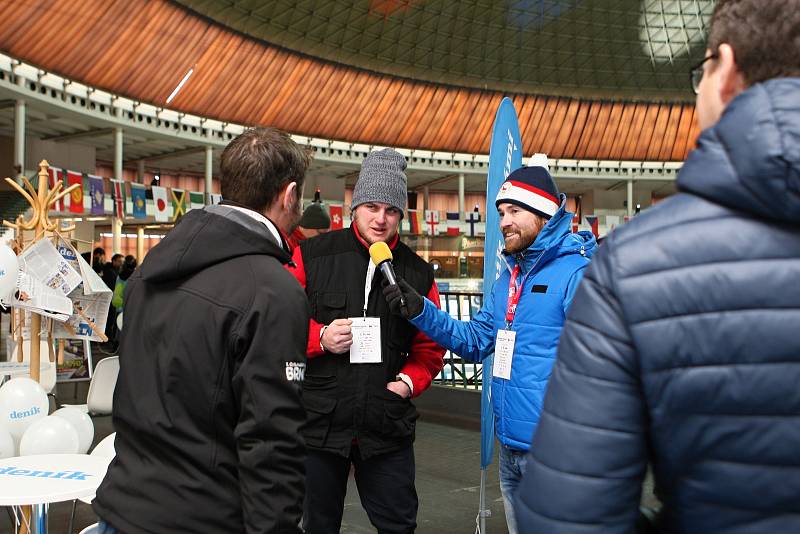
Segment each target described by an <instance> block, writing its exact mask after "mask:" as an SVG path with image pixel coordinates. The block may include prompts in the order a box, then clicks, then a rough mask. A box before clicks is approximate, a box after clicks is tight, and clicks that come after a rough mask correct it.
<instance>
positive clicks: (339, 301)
mask: <svg viewBox="0 0 800 534" xmlns="http://www.w3.org/2000/svg"><path fill="white" fill-rule="evenodd" d="M346 317H347V293H342V292H333V291H324V292H322V291H320V292H318V293H317V294H316V298H315V299H314V319H315V320H316V321H317V322H318V323H322V324H330V323H331V321H333V320H334V319H344V318H346Z"/></svg>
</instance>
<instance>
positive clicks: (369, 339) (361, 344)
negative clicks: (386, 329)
mask: <svg viewBox="0 0 800 534" xmlns="http://www.w3.org/2000/svg"><path fill="white" fill-rule="evenodd" d="M348 319H350V320H351V321H353V324H351V325H350V329H351V331H352V333H353V344H352V345H350V363H381V320H380V318H379V317H349V318H348Z"/></svg>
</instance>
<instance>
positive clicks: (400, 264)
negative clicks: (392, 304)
mask: <svg viewBox="0 0 800 534" xmlns="http://www.w3.org/2000/svg"><path fill="white" fill-rule="evenodd" d="M300 248H301V251H302V254H303V264H304V266H305V273H306V294H307V295H308V301H309V303H310V304H311V316H312V318H313V319H314V320H316V321H317V322H319V323H322V324H326V325H327V324H330V323H331V321H333V320H334V319H344V318H347V317H361V316H362V315H363V305H364V286H365V279H366V274H367V264H368V262H369V261H370V258H369V251H368V249H367V247H365V246H364V245H363V244H362V243H361V242H360V241H359V240H358V237H357V236H356V234H355V231H354V229H353V228H352V227H351V228H348V229H343V230H337V231H334V232H329V233H326V234H322V235H320V236H318V237H315V238H313V239H308V240H305V241H303V242H302V243H301V244H300ZM392 254H393V256H394V259H393V262H392V263H393V264H394V269H395V272H396V273H397V275H398V276H400V277H402V278H404V279H405V280H406V281H407V282H408V283H409V284H411V286H412V287H414V288H415V289H416V290H417V291H419V293H420V294H422V295H427V294H428V292H429V291H430V289H431V286H432V285H433V270H432V269H431V268H430V266H429V265H428V264H427V263H426V262H425V261H424V260H423V259H421V258H420V257H419V256H417V255H416V254H414V252H412V251H411V249H409V248H408V247H407V246H406V245H405V244H403V243H402V242H398V243H397V245H396V246H395V248H394V249H393V250H392ZM382 280H383V275H382V274H381V273H380V271H379V270H376V274H375V277H374V279H373V282H372V290H371V291H370V294H369V299H368V303H367V316H368V317H380V319H381V343H382V345H383V349H382V360H383V361H382V362H381V363H373V364H350V355H349V353H344V354H332V353H330V352H325V354H323V355H321V356H318V357H316V358H309V360H308V366H307V368H306V375H305V381H304V384H303V399H304V402H305V405H306V409H307V411H308V423H307V424H306V427H305V429H304V431H303V435H304V437H305V439H306V443H307V445H308V446H309V447H310V448H313V449H319V450H325V451H328V452H333V453H336V454H341V455H343V456H348V455H349V454H350V448H351V446H352V445H353V444H354V443H357V445H358V447H359V451H360V454H361V456H362V458H369V457H370V456H374V455H376V454H382V453H387V452H392V451H394V450H398V449H400V448H402V447H405V446H407V445H409V444H410V443H412V442H413V440H414V424H415V421H416V419H417V417H418V414H417V411H416V408H415V407H414V404H413V403H412V402H411V401H410V400H407V399H402V398H400V397H399V396H398V395H396V394H394V393H392V392H391V391H388V390H387V389H386V383H387V382H390V381H393V380H395V377H396V376H397V374H398V373H399V372H400V370H401V369H402V368H403V365H404V364H405V362H406V359H407V358H408V352H409V350H410V349H411V342H412V340H413V338H414V336H415V335H416V334H417V332H418V331H417V329H416V328H414V327H413V326H412V325H411V324H410V323H409V322H408V321H406V320H404V319H402V318H400V317H396V316H394V315H392V314H391V313H390V312H389V307H388V305H387V304H386V300H385V299H384V297H383V293H382V287H381V282H382Z"/></svg>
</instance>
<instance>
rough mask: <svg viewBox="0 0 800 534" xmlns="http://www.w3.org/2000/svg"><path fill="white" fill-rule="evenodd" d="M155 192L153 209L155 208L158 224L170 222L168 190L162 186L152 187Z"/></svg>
mask: <svg viewBox="0 0 800 534" xmlns="http://www.w3.org/2000/svg"><path fill="white" fill-rule="evenodd" d="M151 189H152V190H153V207H154V208H155V210H154V211H155V217H156V221H158V222H168V221H169V210H168V209H167V208H168V204H167V188H166V187H161V186H160V185H154V186H152V187H151Z"/></svg>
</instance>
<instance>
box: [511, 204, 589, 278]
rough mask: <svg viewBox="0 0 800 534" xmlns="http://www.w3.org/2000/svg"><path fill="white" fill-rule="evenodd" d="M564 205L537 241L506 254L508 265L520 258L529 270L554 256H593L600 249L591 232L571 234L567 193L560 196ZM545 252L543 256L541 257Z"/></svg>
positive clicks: (571, 215) (523, 265)
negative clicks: (521, 249)
mask: <svg viewBox="0 0 800 534" xmlns="http://www.w3.org/2000/svg"><path fill="white" fill-rule="evenodd" d="M560 198H561V206H560V207H559V208H558V211H556V213H555V214H554V215H553V216H552V217H551V218H550V220H549V221H547V224H545V225H544V228H542V231H541V232H539V235H538V236H536V239H535V240H534V242H533V243H532V244H531V246H529V247H528V248H527V249H525V251H524V252H523V253H522V254H521V255H520V254H506V255H505V258H506V261H507V263H508V264H510V265H513V264H514V263H516V262H517V261H521V263H522V267H523V268H524V269H525V270H527V269H530V268H531V267H532V266H533V265H534V264H536V265H537V266H539V267H541V266H542V265H544V264H545V263H547V262H549V261H552V260H553V259H555V258H557V257H559V256H564V255H566V254H582V255H583V256H586V257H587V258H591V257H592V255H593V254H594V251H595V250H596V248H597V240H596V239H595V238H594V235H593V234H592V233H591V232H587V231H581V232H578V233H572V228H571V226H572V217H573V214H572V213H570V212H568V211H567V196H566V195H565V194H563V193H561V195H560ZM540 255H542V257H541V259H540V258H539V256H540Z"/></svg>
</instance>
